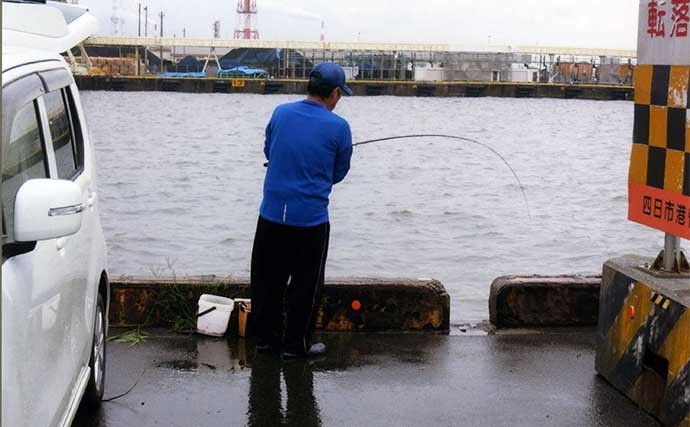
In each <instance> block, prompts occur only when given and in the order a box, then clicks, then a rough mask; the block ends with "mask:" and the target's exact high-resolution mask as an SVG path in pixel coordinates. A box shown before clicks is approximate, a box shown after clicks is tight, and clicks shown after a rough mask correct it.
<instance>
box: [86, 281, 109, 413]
mask: <svg viewBox="0 0 690 427" xmlns="http://www.w3.org/2000/svg"><path fill="white" fill-rule="evenodd" d="M105 338H106V337H105V304H104V303H103V298H102V297H101V294H98V302H97V304H96V319H95V322H94V328H93V343H92V344H91V358H90V359H89V368H91V375H90V377H89V383H88V385H87V386H86V391H85V392H84V399H83V400H84V402H85V403H86V405H87V406H89V407H92V408H95V407H98V406H100V404H101V399H103V389H104V388H105V343H106V339H105Z"/></svg>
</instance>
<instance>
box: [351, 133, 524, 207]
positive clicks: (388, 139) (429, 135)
mask: <svg viewBox="0 0 690 427" xmlns="http://www.w3.org/2000/svg"><path fill="white" fill-rule="evenodd" d="M412 138H446V139H454V140H459V141H464V142H469V143H471V144H476V145H479V146H481V147H484V148H486V149H487V150H489V151H491V152H492V153H494V154H495V155H497V156H498V157H499V158H500V159H501V160H502V161H503V163H505V165H506V166H508V169H510V171H511V172H512V173H513V176H514V177H515V179H516V180H517V183H518V185H519V186H520V191H521V192H522V198H523V199H524V200H525V206H526V207H527V215H528V216H529V219H530V220H532V213H531V212H530V208H529V202H528V201H527V193H525V187H524V186H523V185H522V181H520V177H519V176H518V174H517V172H515V169H513V167H512V166H511V165H510V163H508V160H506V158H505V157H503V156H502V155H501V153H499V152H498V151H496V150H495V149H494V148H493V147H491V146H490V145H487V144H484V143H481V142H479V141H477V140H475V139H471V138H465V137H463V136H456V135H444V134H416V135H400V136H389V137H386V138H377V139H370V140H367V141H361V142H357V143H354V144H352V146H353V147H357V146H359V145H367V144H373V143H376V142H383V141H392V140H395V139H412Z"/></svg>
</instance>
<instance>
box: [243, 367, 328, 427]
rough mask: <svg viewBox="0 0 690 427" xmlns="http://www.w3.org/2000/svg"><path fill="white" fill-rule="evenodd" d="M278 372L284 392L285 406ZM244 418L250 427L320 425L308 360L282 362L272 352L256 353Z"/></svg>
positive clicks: (312, 372)
mask: <svg viewBox="0 0 690 427" xmlns="http://www.w3.org/2000/svg"><path fill="white" fill-rule="evenodd" d="M281 372H282V374H283V379H284V380H285V392H286V395H287V396H286V397H287V399H286V402H287V404H286V405H285V406H286V407H285V408H283V394H282V386H281ZM247 418H248V420H247V425H248V426H250V427H258V426H275V425H290V426H305V427H311V426H321V418H320V415H319V408H318V405H317V402H316V398H315V397H314V370H313V367H312V366H311V364H310V363H309V361H306V360H294V361H286V362H281V361H280V360H277V359H276V358H275V357H274V356H271V355H265V354H258V355H257V356H256V358H255V359H254V364H253V366H252V374H251V379H250V388H249V410H248V413H247Z"/></svg>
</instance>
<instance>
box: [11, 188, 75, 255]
mask: <svg viewBox="0 0 690 427" xmlns="http://www.w3.org/2000/svg"><path fill="white" fill-rule="evenodd" d="M83 210H84V206H83V205H82V201H81V189H80V187H79V186H78V185H77V184H75V183H74V182H72V181H66V180H61V179H31V180H29V181H27V182H25V183H24V184H23V185H22V186H21V187H20V188H19V191H18V192H17V197H16V199H15V202H14V240H15V241H17V242H33V241H37V240H49V239H55V238H59V237H65V236H69V235H71V234H74V233H76V232H77V231H79V229H80V228H81V213H82V211H83Z"/></svg>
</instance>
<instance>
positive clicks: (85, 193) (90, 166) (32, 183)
mask: <svg viewBox="0 0 690 427" xmlns="http://www.w3.org/2000/svg"><path fill="white" fill-rule="evenodd" d="M72 8H73V6H69V5H57V6H55V7H54V6H52V5H50V2H49V3H48V4H25V3H17V2H12V3H10V2H5V1H3V3H2V14H3V33H2V38H3V45H2V158H1V159H2V425H3V426H13V427H15V426H19V427H21V426H69V425H70V424H71V422H72V419H73V418H74V415H75V413H76V410H77V408H78V407H79V404H80V402H81V401H82V400H83V401H84V403H89V404H96V405H97V404H99V403H100V401H101V398H102V396H103V387H104V378H105V343H106V340H105V338H106V335H107V329H108V323H107V312H108V304H109V295H110V291H109V285H108V274H107V270H106V247H105V240H104V237H103V231H102V228H101V223H100V219H99V215H98V193H97V191H96V182H95V177H94V170H95V165H94V158H93V153H92V147H91V143H90V141H89V133H88V130H87V128H86V123H85V116H84V111H83V110H82V105H81V101H80V99H79V92H78V90H77V87H76V85H75V83H74V79H73V78H72V74H71V72H70V70H69V67H68V66H67V64H66V63H65V61H64V60H63V59H62V57H61V56H60V55H58V53H59V52H60V51H61V50H60V49H63V47H62V46H61V43H63V44H64V43H67V44H70V43H73V41H74V40H75V39H79V38H81V39H82V40H83V38H84V37H85V36H84V35H79V34H78V33H79V31H82V32H84V31H87V30H88V31H87V32H89V31H91V27H92V26H93V24H94V22H95V19H92V17H89V16H88V15H90V14H88V12H87V11H86V10H85V9H80V8H74V9H72ZM65 10H67V11H68V12H69V13H68V14H67V15H66V14H65ZM70 24H76V25H77V27H72V25H70ZM46 37H49V38H50V40H48V41H46V43H42V42H41V40H43V39H45V38H46ZM71 46H73V45H70V46H69V47H71ZM69 47H66V48H69ZM66 48H65V49H66Z"/></svg>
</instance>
